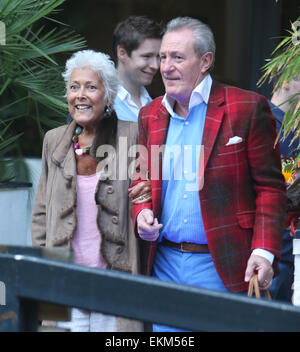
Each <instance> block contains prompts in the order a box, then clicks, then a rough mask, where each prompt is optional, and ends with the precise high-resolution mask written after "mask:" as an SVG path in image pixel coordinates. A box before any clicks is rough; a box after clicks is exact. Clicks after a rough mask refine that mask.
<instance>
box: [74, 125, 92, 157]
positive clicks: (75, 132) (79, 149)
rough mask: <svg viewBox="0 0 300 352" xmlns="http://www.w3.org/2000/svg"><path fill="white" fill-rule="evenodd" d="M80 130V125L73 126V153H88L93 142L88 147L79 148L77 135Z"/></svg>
mask: <svg viewBox="0 0 300 352" xmlns="http://www.w3.org/2000/svg"><path fill="white" fill-rule="evenodd" d="M82 130H83V128H82V127H81V126H79V125H77V126H76V128H75V131H74V135H73V137H72V142H73V146H74V150H75V153H76V154H77V155H82V154H89V153H90V149H91V147H92V145H93V144H91V145H90V146H88V147H85V148H79V142H78V136H79V135H80V134H81V132H82Z"/></svg>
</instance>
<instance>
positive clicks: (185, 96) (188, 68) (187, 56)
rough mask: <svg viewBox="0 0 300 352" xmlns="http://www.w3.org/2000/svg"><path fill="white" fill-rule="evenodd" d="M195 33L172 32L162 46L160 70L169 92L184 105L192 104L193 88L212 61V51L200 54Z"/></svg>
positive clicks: (184, 31) (201, 78)
mask: <svg viewBox="0 0 300 352" xmlns="http://www.w3.org/2000/svg"><path fill="white" fill-rule="evenodd" d="M193 45H194V39H193V32H192V30H190V29H181V30H178V31H173V32H169V33H168V34H166V35H165V36H164V38H163V40H162V43H161V48H160V61H161V62H160V72H161V76H162V79H163V82H164V85H165V89H166V93H167V94H168V95H169V96H171V97H172V98H173V99H175V100H176V101H177V102H178V103H180V104H182V105H186V104H188V102H189V100H190V96H191V94H192V91H193V89H194V88H195V87H196V86H197V85H198V84H199V83H200V82H201V81H202V80H203V78H204V77H205V75H206V73H207V70H208V69H209V67H210V65H211V62H212V54H211V53H205V54H204V55H202V56H201V57H198V56H197V55H196V53H195V51H194V46H193Z"/></svg>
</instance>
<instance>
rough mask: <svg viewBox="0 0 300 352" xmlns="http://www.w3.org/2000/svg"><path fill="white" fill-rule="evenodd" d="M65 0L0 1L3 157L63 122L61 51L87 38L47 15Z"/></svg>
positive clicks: (0, 138)
mask: <svg viewBox="0 0 300 352" xmlns="http://www.w3.org/2000/svg"><path fill="white" fill-rule="evenodd" d="M64 1H65V0H0V21H1V22H2V24H3V23H4V25H5V43H2V44H4V45H1V43H0V63H1V64H0V126H1V130H2V132H1V133H0V158H2V159H3V158H4V157H5V156H7V153H9V154H10V155H12V154H14V155H21V154H22V152H23V151H24V150H25V149H26V148H28V147H29V146H30V145H33V144H36V143H41V140H42V137H43V135H44V132H45V130H46V129H49V128H53V127H56V126H58V125H60V124H62V123H64V122H65V118H66V114H67V104H66V102H64V100H63V99H62V97H63V94H64V83H63V80H62V77H61V72H62V70H63V68H62V66H61V65H60V60H61V55H63V54H68V55H69V54H70V53H71V52H73V51H76V50H79V49H82V48H83V47H84V46H85V40H84V39H83V38H82V37H81V36H80V35H78V34H75V33H74V31H73V30H71V29H70V27H68V26H66V25H65V24H63V23H61V22H59V21H58V20H55V19H54V18H52V17H49V15H50V14H51V16H52V15H53V14H55V13H57V12H58V11H59V10H58V9H57V8H58V7H59V6H60V5H61V4H62V3H63V2H64ZM0 39H1V38H0ZM20 137H21V138H20ZM0 178H1V175H0Z"/></svg>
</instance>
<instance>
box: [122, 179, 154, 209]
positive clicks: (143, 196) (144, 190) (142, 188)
mask: <svg viewBox="0 0 300 352" xmlns="http://www.w3.org/2000/svg"><path fill="white" fill-rule="evenodd" d="M128 191H129V199H130V200H131V202H132V203H133V204H142V203H146V202H150V201H151V199H152V193H151V182H150V181H142V182H139V183H137V184H136V185H135V186H133V187H131V188H128Z"/></svg>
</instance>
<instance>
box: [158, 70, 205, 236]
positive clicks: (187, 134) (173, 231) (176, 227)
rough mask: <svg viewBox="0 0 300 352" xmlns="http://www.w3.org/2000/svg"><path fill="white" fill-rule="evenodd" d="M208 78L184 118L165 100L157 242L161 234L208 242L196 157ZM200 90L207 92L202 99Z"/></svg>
mask: <svg viewBox="0 0 300 352" xmlns="http://www.w3.org/2000/svg"><path fill="white" fill-rule="evenodd" d="M207 77H208V78H207V79H206V80H204V82H203V81H202V82H201V83H200V85H199V86H200V91H199V86H198V87H196V89H195V91H196V93H197V94H196V95H198V97H196V98H195V97H194V98H193V99H192V97H191V100H190V106H189V114H188V116H187V117H186V118H183V117H181V116H179V115H177V114H176V113H174V112H173V110H172V108H171V107H170V105H169V102H170V100H169V102H167V103H165V104H166V107H167V109H168V110H169V112H170V114H171V118H170V123H169V128H168V134H167V139H166V146H165V151H164V155H163V174H162V198H161V205H162V213H161V217H160V223H162V224H163V228H162V229H161V231H160V238H159V241H161V240H162V238H163V237H164V238H166V239H168V240H170V241H173V242H177V243H180V242H193V243H207V240H206V235H205V231H204V226H203V220H202V216H201V205H200V199H199V185H198V179H199V177H198V175H199V167H201V165H199V160H200V163H201V160H203V159H202V158H200V153H201V141H202V134H203V129H204V123H205V116H206V110H207V101H208V96H209V92H210V87H211V78H210V76H207ZM207 88H208V89H207ZM203 89H205V90H206V93H207V94H206V97H204V98H203V95H205V94H202V92H201V90H202V91H203ZM207 90H208V92H207ZM202 167H203V166H202Z"/></svg>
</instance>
